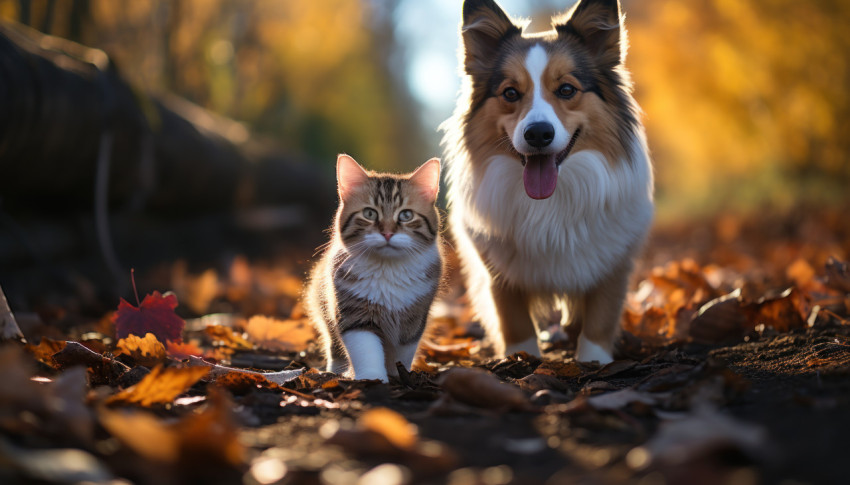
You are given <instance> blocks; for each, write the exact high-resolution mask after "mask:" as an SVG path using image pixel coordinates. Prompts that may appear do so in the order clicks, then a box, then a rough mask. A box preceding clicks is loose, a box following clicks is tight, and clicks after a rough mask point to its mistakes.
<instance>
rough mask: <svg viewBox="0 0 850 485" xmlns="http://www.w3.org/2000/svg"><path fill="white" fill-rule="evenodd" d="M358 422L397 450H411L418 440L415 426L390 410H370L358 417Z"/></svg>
mask: <svg viewBox="0 0 850 485" xmlns="http://www.w3.org/2000/svg"><path fill="white" fill-rule="evenodd" d="M358 422H359V424H360V426H362V427H363V429H366V430H369V431H374V432H376V433H378V434H380V435H382V436H383V437H384V438H386V439H387V441H389V442H390V443H392V445H393V446H396V447H398V448H401V449H411V448H413V446H414V445H416V442H417V439H418V438H417V430H416V426H414V425H413V424H411V423H409V422H408V421H407V420H406V419H404V416H402V415H401V414H399V413H397V412H395V411H393V410H392V409H388V408H374V409H370V410H369V411H366V412H365V413H363V415H362V416H360V420H359V421H358Z"/></svg>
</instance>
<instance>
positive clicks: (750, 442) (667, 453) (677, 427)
mask: <svg viewBox="0 0 850 485" xmlns="http://www.w3.org/2000/svg"><path fill="white" fill-rule="evenodd" d="M766 441H767V433H766V432H765V431H764V429H762V428H761V427H759V426H756V425H753V424H750V423H746V422H743V421H739V420H737V419H735V418H732V417H730V416H727V415H724V414H721V413H720V412H718V411H717V410H716V409H714V408H712V407H710V406H700V407H698V408H697V409H696V410H695V411H694V412H693V413H692V414H690V415H687V416H686V417H684V418H683V419H677V420H674V421H667V422H664V423H662V424H661V426H660V428H659V430H658V433H656V434H655V436H653V437H652V438H651V439H650V440H649V441H648V442H647V443H646V444H645V445H643V446H642V447H638V448H636V449H634V450H632V451H631V452H629V454H628V456H627V457H626V462H627V463H628V464H629V465H630V466H631V467H632V468H635V469H644V468H647V467H649V466H653V465H659V464H660V465H665V466H676V465H682V464H686V463H689V462H693V461H695V460H697V459H700V458H702V457H703V456H705V455H707V454H711V453H716V452H722V451H724V450H729V449H734V450H737V451H741V452H743V453H745V454H746V455H748V456H750V457H751V458H755V459H758V458H762V457H764V456H765V448H766V447H765V445H766Z"/></svg>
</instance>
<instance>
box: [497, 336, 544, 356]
mask: <svg viewBox="0 0 850 485" xmlns="http://www.w3.org/2000/svg"><path fill="white" fill-rule="evenodd" d="M517 352H526V353H527V354H528V355H534V356H537V357H540V346H539V345H538V344H537V336H536V335H535V336H533V337H531V338H530V339H528V340H523V341H522V342H518V343H515V344H508V345H507V347H506V348H505V355H512V354H515V353H517Z"/></svg>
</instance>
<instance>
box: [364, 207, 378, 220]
mask: <svg viewBox="0 0 850 485" xmlns="http://www.w3.org/2000/svg"><path fill="white" fill-rule="evenodd" d="M363 217H365V218H366V219H369V220H370V221H375V220H378V211H376V210H375V209H373V208H371V207H367V208H365V209H363Z"/></svg>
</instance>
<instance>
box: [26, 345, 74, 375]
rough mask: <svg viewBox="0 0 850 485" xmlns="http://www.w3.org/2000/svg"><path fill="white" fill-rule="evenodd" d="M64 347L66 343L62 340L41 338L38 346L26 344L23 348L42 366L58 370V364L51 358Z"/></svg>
mask: <svg viewBox="0 0 850 485" xmlns="http://www.w3.org/2000/svg"><path fill="white" fill-rule="evenodd" d="M65 345H66V342H65V341H64V340H53V339H50V338H47V337H42V338H41V340H40V341H39V342H38V345H32V344H27V345H26V346H25V348H26V349H27V351H28V352H29V353H31V354H32V355H33V356H34V357H35V358H36V359H38V361H39V362H41V363H42V364H45V365H48V366H50V367H53V368H54V369H58V368H59V364H57V363H56V361H55V360H53V356H54V355H56V354H57V353H59V352H60V351H61V350H62V349H64V348H65Z"/></svg>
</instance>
